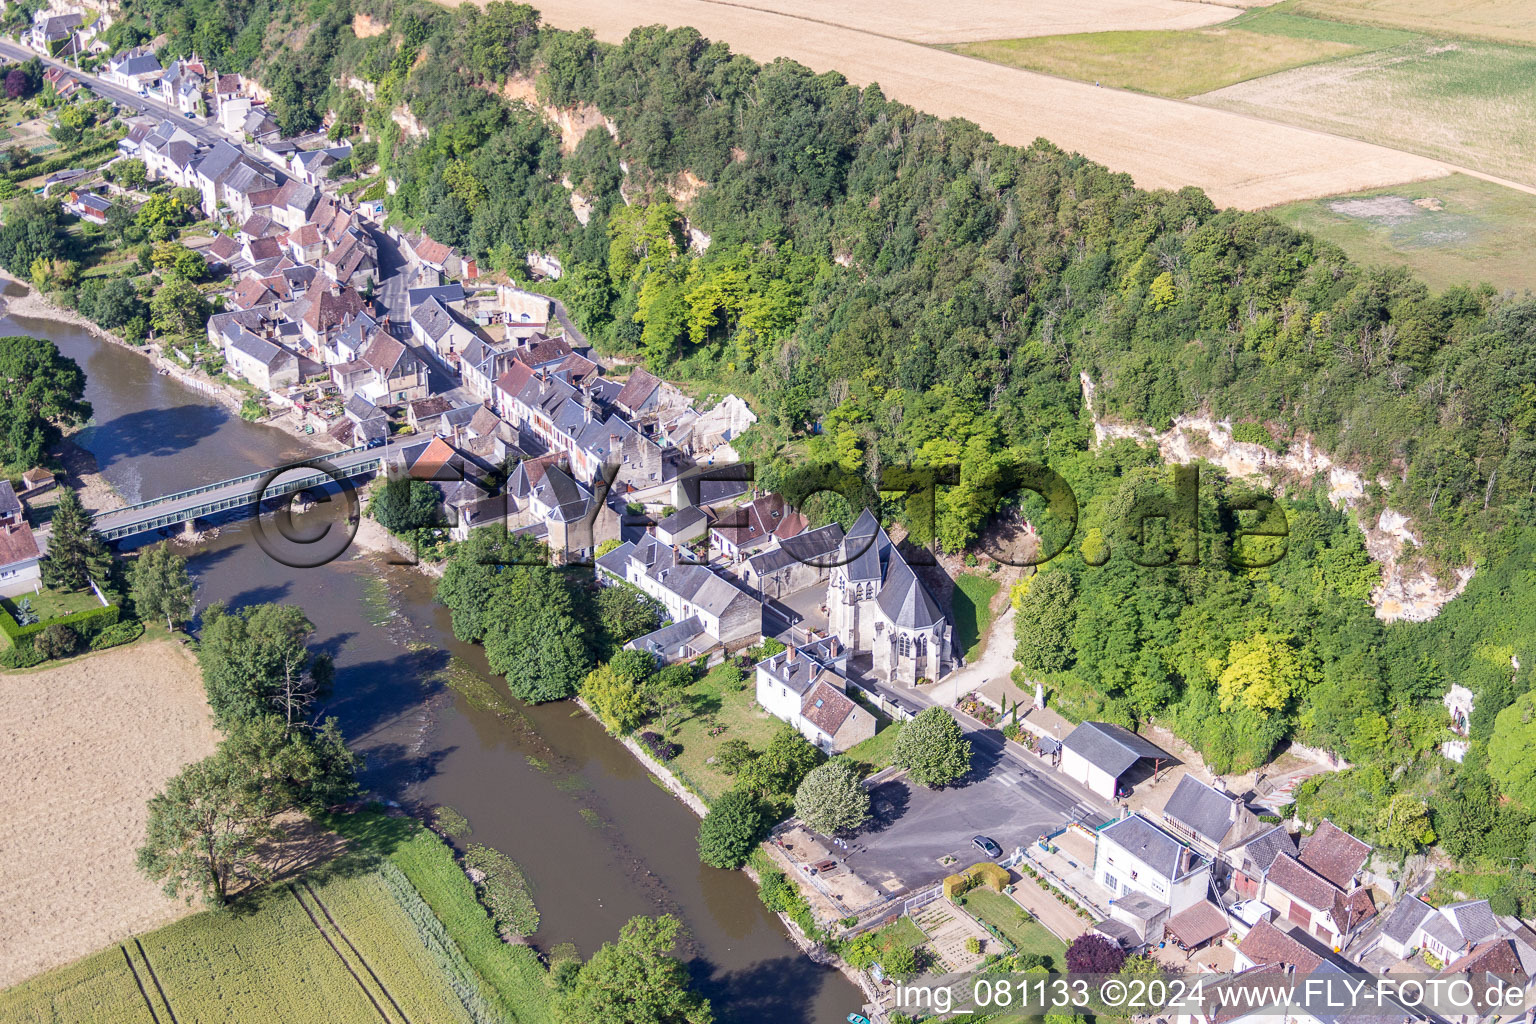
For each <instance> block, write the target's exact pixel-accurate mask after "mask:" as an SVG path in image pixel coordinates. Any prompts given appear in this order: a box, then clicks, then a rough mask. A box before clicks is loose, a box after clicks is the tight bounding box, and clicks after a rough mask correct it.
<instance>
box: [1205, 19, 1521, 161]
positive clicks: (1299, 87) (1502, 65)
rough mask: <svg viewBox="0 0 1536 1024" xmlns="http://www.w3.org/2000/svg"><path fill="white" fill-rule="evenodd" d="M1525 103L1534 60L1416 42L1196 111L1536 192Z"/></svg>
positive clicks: (1317, 68)
mask: <svg viewBox="0 0 1536 1024" xmlns="http://www.w3.org/2000/svg"><path fill="white" fill-rule="evenodd" d="M1533 6H1536V5H1533ZM1533 94H1536V50H1532V49H1526V48H1523V47H1515V46H1497V45H1495V44H1492V43H1477V42H1465V41H1463V42H1446V41H1436V40H1428V39H1424V40H1419V41H1416V42H1413V43H1408V44H1404V45H1401V46H1394V47H1391V48H1388V49H1384V50H1378V51H1376V52H1373V53H1366V54H1361V55H1358V56H1353V57H1345V58H1343V59H1341V60H1335V61H1331V62H1329V63H1326V64H1317V65H1313V66H1311V67H1305V68H1298V69H1297V70H1294V71H1287V72H1285V73H1283V74H1278V75H1271V76H1269V77H1267V78H1262V79H1258V80H1256V81H1252V82H1244V83H1243V84H1241V85H1234V86H1231V87H1229V88H1225V89H1220V90H1218V91H1215V92H1210V93H1206V94H1204V95H1202V96H1199V97H1198V98H1197V102H1200V103H1206V104H1210V105H1213V106H1220V107H1223V108H1225V109H1228V110H1234V111H1239V112H1242V113H1246V114H1253V115H1257V116H1260V117H1268V118H1274V119H1277V120H1283V121H1287V122H1289V123H1292V124H1296V125H1300V126H1304V127H1308V128H1318V129H1321V130H1324V131H1329V132H1338V133H1341V134H1346V135H1349V136H1351V137H1353V138H1357V139H1363V140H1366V141H1369V142H1375V143H1379V144H1381V145H1384V146H1391V147H1393V148H1396V149H1403V150H1409V151H1412V152H1416V153H1421V154H1423V155H1425V156H1429V157H1434V158H1438V159H1442V160H1445V161H1448V162H1450V163H1455V164H1459V165H1461V166H1463V167H1469V168H1472V169H1474V170H1479V171H1483V172H1484V173H1487V174H1494V175H1498V176H1500V177H1505V178H1509V179H1512V180H1514V181H1519V182H1523V183H1525V184H1530V185H1536V122H1533V121H1532V119H1531V111H1532V100H1531V97H1532V96H1533Z"/></svg>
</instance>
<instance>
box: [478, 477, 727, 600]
mask: <svg viewBox="0 0 1536 1024" xmlns="http://www.w3.org/2000/svg"><path fill="white" fill-rule="evenodd" d="M506 490H507V497H508V501H509V506H510V507H509V511H508V515H507V526H508V528H509V529H526V528H539V527H542V528H543V529H544V531H545V542H546V543H547V544H548V545H549V549H550V551H551V553H553V555H554V556H555V558H556V559H557V560H564V559H566V558H568V557H570V556H572V555H575V556H579V557H583V558H585V557H588V556H590V555H591V553H592V552H593V551H594V550H595V549H596V547H597V545H599V544H601V543H602V542H603V541H604V540H608V539H615V540H616V539H618V533H619V519H618V516H617V515H615V514H614V513H613V510H612V509H610V508H608V507H607V506H606V505H599V504H596V503H594V500H593V495H592V492H591V490H589V489H588V488H587V487H585V486H583V485H582V484H581V482H580V481H578V480H576V479H575V478H574V477H573V476H571V474H570V472H569V463H568V462H567V461H566V460H565V459H564V457H563V456H561V455H560V454H559V453H558V452H557V453H551V454H549V455H544V456H541V457H539V458H536V459H524V460H523V461H521V462H519V463H518V464H517V468H516V469H514V470H513V471H512V477H511V479H510V480H508V481H507V488H506ZM629 547H631V548H632V547H633V545H629ZM616 550H623V548H622V547H621V548H620V549H616ZM609 554H613V552H609ZM642 589H643V588H642ZM690 614H691V613H690ZM678 617H682V616H674V618H678ZM704 618H705V619H706V621H708V620H709V616H704Z"/></svg>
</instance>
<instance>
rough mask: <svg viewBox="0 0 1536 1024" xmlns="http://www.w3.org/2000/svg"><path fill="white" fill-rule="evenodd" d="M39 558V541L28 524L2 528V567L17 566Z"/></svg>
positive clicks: (0, 532) (0, 561)
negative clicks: (19, 563)
mask: <svg viewBox="0 0 1536 1024" xmlns="http://www.w3.org/2000/svg"><path fill="white" fill-rule="evenodd" d="M37 556H38V550H37V541H36V539H34V538H33V536H32V528H31V527H30V526H28V525H27V524H26V523H18V524H17V525H15V526H0V566H8V565H15V564H16V563H17V562H25V561H27V560H28V559H31V558H36V557H37Z"/></svg>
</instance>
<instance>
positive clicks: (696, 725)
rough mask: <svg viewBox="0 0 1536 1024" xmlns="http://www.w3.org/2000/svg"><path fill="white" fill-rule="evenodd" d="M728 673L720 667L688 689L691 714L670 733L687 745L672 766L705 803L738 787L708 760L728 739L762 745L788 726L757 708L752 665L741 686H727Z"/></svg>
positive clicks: (682, 744) (674, 739)
mask: <svg viewBox="0 0 1536 1024" xmlns="http://www.w3.org/2000/svg"><path fill="white" fill-rule="evenodd" d="M724 675H725V673H722V672H721V671H720V670H719V669H718V668H716V669H714V670H712V671H711V672H709V673H707V674H706V675H705V676H704V677H703V678H701V679H699V680H698V681H697V682H695V683H694V684H693V685H692V686H690V687H689V688H688V698H689V711H688V717H687V718H685V719H684V720H683V722H682V724H681V725H679V726H677V727H676V728H675V729H674V730H673V731H672V733H671V734H670V735H669V737H668V738H669V739H670V740H671V741H672V742H673V743H675V744H677V745H678V746H679V747H681V748H682V749H681V751H680V752H679V753H678V755H677V756H676V757H674V758H673V759H672V760H671V761H668V762H667V768H668V769H670V770H671V771H672V772H673V774H675V775H677V776H678V778H680V779H682V781H683V782H684V783H685V784H686V785H687V786H688V787H689V788H690V789H692V790H693V791H694V792H696V793H698V794H699V795H700V796H701V797H703V798H704V801H705V802H706V803H713V802H714V801H716V800H718V799H719V798H720V797H721V796H723V795H724V794H725V792H726V790H728V789H730V788H731V786H732V785H733V780H732V779H731V777H730V776H729V775H726V774H725V773H724V772H721V771H717V770H716V769H715V767H714V766H713V765H711V764H709V759H710V758H712V757H714V756H715V752H716V751H717V750H719V749H720V747H721V745H722V744H723V743H725V741H726V740H746V741H747V742H748V743H750V744H751V745H752V746H754V747H757V748H759V749H761V748H762V747H763V745H764V744H766V743H767V742H768V738H769V737H770V736H772V735H773V733H774V730H775V729H778V728H780V727H781V726H782V725H783V723H782V722H780V721H779V720H778V719H777V718H774V717H773V716H772V715H770V714H769V713H768V712H766V711H764V710H763V709H762V708H760V707H758V706H757V692H756V690H755V689H754V688H753V677H752V670H751V669H745V670H743V671H742V673H741V685H740V687H739V688H737V689H731V688H729V687H727V686H724V685H722V678H723V677H724ZM721 727H723V729H722V728H721ZM645 728H647V729H654V728H655V726H654V725H647V726H646V727H645ZM711 732H715V733H716V735H713V736H711V735H710V733H711Z"/></svg>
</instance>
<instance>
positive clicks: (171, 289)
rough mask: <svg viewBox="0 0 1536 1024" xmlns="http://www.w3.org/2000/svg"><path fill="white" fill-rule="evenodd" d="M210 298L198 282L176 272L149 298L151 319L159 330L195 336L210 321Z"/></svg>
mask: <svg viewBox="0 0 1536 1024" xmlns="http://www.w3.org/2000/svg"><path fill="white" fill-rule="evenodd" d="M209 312H210V307H209V305H208V299H207V298H206V297H204V295H203V293H202V292H200V291H198V289H197V285H195V284H193V283H192V282H191V281H189V280H187V279H186V278H185V277H182V276H181V275H180V274H177V273H172V274H171V275H170V276H168V277H167V278H166V279H165V283H164V284H162V285H161V286H160V287H159V288H158V289H157V290H156V291H155V294H154V295H152V296H151V297H150V300H149V319H150V322H151V323H152V324H154V325H155V330H157V331H162V332H164V333H167V334H180V335H188V336H189V335H193V334H196V333H198V332H199V331H201V330H202V329H203V327H204V326H205V325H206V324H207V323H208V314H209Z"/></svg>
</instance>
